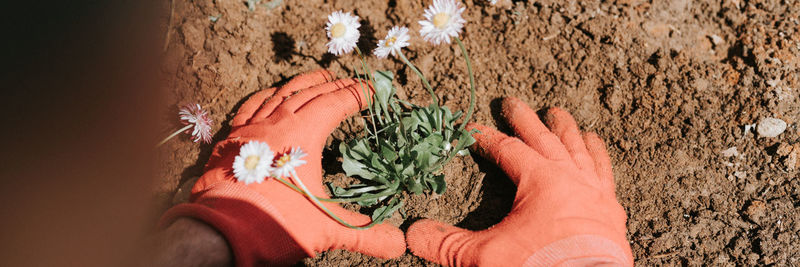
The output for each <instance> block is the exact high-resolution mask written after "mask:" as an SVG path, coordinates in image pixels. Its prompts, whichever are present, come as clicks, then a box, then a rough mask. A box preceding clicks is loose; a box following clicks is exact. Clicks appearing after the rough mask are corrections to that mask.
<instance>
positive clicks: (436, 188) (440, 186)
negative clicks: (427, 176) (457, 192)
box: [429, 174, 447, 195]
mask: <svg viewBox="0 0 800 267" xmlns="http://www.w3.org/2000/svg"><path fill="white" fill-rule="evenodd" d="M429 186H430V188H431V190H433V192H434V193H436V194H440V195H441V194H442V193H444V191H445V190H447V182H445V181H444V174H439V175H435V176H433V181H431V183H429Z"/></svg>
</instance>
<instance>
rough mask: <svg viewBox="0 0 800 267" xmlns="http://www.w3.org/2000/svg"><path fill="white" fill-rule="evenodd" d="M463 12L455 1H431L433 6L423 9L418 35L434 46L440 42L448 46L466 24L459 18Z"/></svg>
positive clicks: (459, 4)
mask: <svg viewBox="0 0 800 267" xmlns="http://www.w3.org/2000/svg"><path fill="white" fill-rule="evenodd" d="M464 10H465V8H464V7H462V6H461V3H460V2H457V1H456V0H433V4H432V5H430V6H428V8H427V9H425V20H421V21H420V22H419V24H420V25H422V28H421V29H420V30H419V34H420V35H422V38H423V39H425V41H428V42H431V43H432V44H434V45H439V44H441V43H442V42H445V43H448V44H449V43H450V39H451V38H452V37H456V36H458V34H459V33H461V28H462V27H464V23H466V22H467V21H466V20H464V18H462V17H461V13H463V12H464Z"/></svg>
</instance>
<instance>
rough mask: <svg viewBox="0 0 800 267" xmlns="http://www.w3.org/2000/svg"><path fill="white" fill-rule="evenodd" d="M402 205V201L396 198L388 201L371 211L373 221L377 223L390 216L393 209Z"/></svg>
mask: <svg viewBox="0 0 800 267" xmlns="http://www.w3.org/2000/svg"><path fill="white" fill-rule="evenodd" d="M402 207H403V201H399V200H398V199H397V198H394V199H392V200H391V201H389V204H387V205H386V206H383V207H380V208H377V209H375V210H374V211H372V216H370V217H371V218H372V220H373V221H375V222H377V223H381V222H383V221H384V220H386V219H387V218H389V217H392V214H394V212H395V211H397V210H398V209H400V208H402Z"/></svg>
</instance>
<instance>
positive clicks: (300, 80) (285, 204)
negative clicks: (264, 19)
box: [160, 70, 406, 266]
mask: <svg viewBox="0 0 800 267" xmlns="http://www.w3.org/2000/svg"><path fill="white" fill-rule="evenodd" d="M332 79H333V77H332V75H331V73H330V72H328V71H324V70H320V71H316V72H313V73H309V74H304V75H300V76H298V77H296V78H294V79H292V80H291V81H290V82H289V83H287V84H286V85H285V86H283V87H281V88H280V89H276V88H271V89H267V90H263V91H261V92H258V93H256V94H255V95H253V96H252V97H250V98H249V99H248V100H247V101H246V102H245V103H244V104H243V105H242V107H241V108H240V109H239V112H238V113H237V114H236V116H235V117H234V118H233V121H232V123H231V124H232V126H233V129H232V131H231V134H230V135H229V136H228V138H227V139H225V140H223V141H221V142H219V143H218V144H216V146H215V148H214V151H213V154H212V156H211V159H210V160H209V161H208V163H207V165H206V168H205V174H203V176H202V177H201V178H200V179H199V180H198V181H197V183H196V184H195V186H194V188H193V189H192V197H191V203H188V204H181V205H177V206H175V207H173V208H171V209H170V210H169V211H167V213H166V214H165V215H164V216H163V218H162V220H161V222H160V225H162V226H168V225H169V224H170V223H171V222H173V221H174V220H176V219H177V218H180V217H192V218H195V219H198V220H201V221H204V222H206V223H207V224H209V225H211V226H212V227H214V228H216V229H217V230H218V231H219V232H220V233H221V234H222V235H223V236H225V239H226V240H227V242H228V245H229V246H230V247H231V249H232V251H233V253H234V258H235V262H236V265H237V266H253V265H258V266H262V265H288V264H291V263H294V262H296V261H298V260H299V259H301V258H303V257H306V256H312V257H313V256H314V255H316V253H317V252H321V251H326V250H330V249H347V250H351V251H356V252H361V253H364V254H367V255H371V256H376V257H381V258H393V257H398V256H400V255H401V254H403V253H404V252H405V249H406V245H405V239H404V237H403V232H402V231H400V229H398V228H396V227H394V226H391V225H388V224H379V225H376V226H374V227H372V228H370V229H368V230H354V229H350V228H347V227H344V226H342V225H340V224H339V223H337V222H336V221H334V220H333V219H331V218H330V217H328V216H327V215H326V214H325V213H323V212H322V211H320V210H319V209H318V208H317V207H315V206H314V205H313V204H312V203H311V202H310V201H309V199H307V198H306V197H304V196H303V195H301V194H299V193H297V192H295V191H293V190H292V189H290V188H288V187H287V186H285V185H283V184H281V183H279V182H278V181H276V180H275V179H271V178H267V179H266V180H265V181H264V182H262V183H251V184H248V185H245V184H244V183H243V182H238V181H237V180H236V178H234V175H233V168H232V164H233V161H234V158H235V157H236V156H237V155H238V154H239V148H240V147H241V146H242V145H244V144H246V143H247V142H249V141H251V140H258V141H261V142H266V143H267V144H268V145H269V146H270V148H271V149H272V150H273V151H276V152H278V153H282V152H286V151H288V150H289V149H290V148H292V147H300V148H301V149H303V150H304V151H306V152H307V153H308V157H306V158H305V160H306V161H307V162H308V163H307V164H305V165H302V166H300V167H297V168H296V170H297V175H298V177H300V179H302V181H303V183H304V184H305V185H306V186H307V187H308V189H309V190H310V191H311V192H312V193H313V194H315V195H317V196H321V197H327V195H326V194H325V191H324V190H323V186H322V166H321V159H322V149H323V147H324V144H325V140H326V138H327V137H328V136H329V135H330V133H331V132H332V131H333V130H334V129H335V128H336V127H337V126H338V125H339V123H340V122H341V121H342V120H344V119H345V118H347V117H348V116H349V115H350V114H352V113H355V112H357V111H359V110H360V109H362V108H365V107H366V104H365V103H366V102H365V101H366V99H365V97H364V94H363V93H364V92H368V93H370V94H371V92H372V89H371V88H370V87H369V86H368V85H367V84H366V83H363V84H362V83H359V82H358V81H357V80H354V79H344V80H337V81H332ZM362 85H363V86H362ZM325 205H326V206H327V207H328V209H330V210H331V211H332V212H333V213H334V214H336V215H338V216H339V217H340V218H342V219H343V220H345V221H346V222H348V223H350V224H354V225H364V224H367V223H369V222H370V218H369V217H368V216H365V215H362V214H357V213H354V212H350V211H347V210H345V209H343V208H341V207H340V206H338V205H336V204H332V203H326V204H325Z"/></svg>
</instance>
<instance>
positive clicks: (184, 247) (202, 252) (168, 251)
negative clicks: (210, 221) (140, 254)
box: [139, 218, 233, 266]
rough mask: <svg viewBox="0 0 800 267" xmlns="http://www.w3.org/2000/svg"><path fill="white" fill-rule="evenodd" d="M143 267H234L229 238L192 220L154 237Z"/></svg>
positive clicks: (178, 223)
mask: <svg viewBox="0 0 800 267" xmlns="http://www.w3.org/2000/svg"><path fill="white" fill-rule="evenodd" d="M147 246H148V248H147V250H148V251H149V252H148V253H147V255H146V256H145V257H144V258H143V259H142V261H141V264H139V265H140V266H232V265H233V255H232V253H231V249H230V247H229V246H228V243H227V242H226V241H225V238H224V237H223V236H222V235H220V233H219V232H217V231H216V230H215V229H214V228H211V226H209V225H207V224H205V223H203V222H200V221H197V220H194V219H189V218H181V219H178V220H176V221H175V222H174V223H173V224H172V225H170V226H169V227H167V228H166V229H164V230H163V231H161V232H159V233H158V234H156V235H155V236H153V237H152V238H151V239H150V240H149V242H148V244H147Z"/></svg>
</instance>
